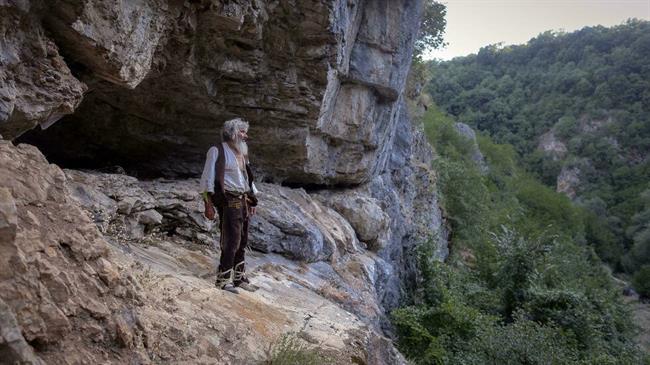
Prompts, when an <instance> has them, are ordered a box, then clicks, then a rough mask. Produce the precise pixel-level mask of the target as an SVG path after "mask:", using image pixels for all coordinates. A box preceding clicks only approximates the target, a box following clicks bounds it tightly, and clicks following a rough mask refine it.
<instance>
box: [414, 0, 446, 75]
mask: <svg viewBox="0 0 650 365" xmlns="http://www.w3.org/2000/svg"><path fill="white" fill-rule="evenodd" d="M423 8H424V9H423V11H422V21H421V23H420V30H419V33H418V38H417V39H416V40H415V47H414V49H413V60H414V61H415V62H416V63H419V62H421V61H422V55H423V54H424V53H425V52H426V51H428V50H432V49H436V48H438V47H440V46H442V45H443V44H444V38H443V35H444V33H445V27H446V26H447V20H446V19H445V16H446V15H447V7H446V6H445V5H444V4H442V3H440V2H438V1H435V0H424V7H423Z"/></svg>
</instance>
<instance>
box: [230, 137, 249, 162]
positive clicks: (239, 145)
mask: <svg viewBox="0 0 650 365" xmlns="http://www.w3.org/2000/svg"><path fill="white" fill-rule="evenodd" d="M232 146H233V147H235V149H236V150H237V151H238V152H239V153H241V154H242V155H243V156H244V157H248V144H247V143H246V141H244V140H242V139H241V138H240V137H239V136H237V137H235V140H234V141H232Z"/></svg>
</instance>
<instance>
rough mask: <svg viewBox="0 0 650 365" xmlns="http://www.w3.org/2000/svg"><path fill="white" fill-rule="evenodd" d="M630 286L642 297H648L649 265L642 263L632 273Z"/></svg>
mask: <svg viewBox="0 0 650 365" xmlns="http://www.w3.org/2000/svg"><path fill="white" fill-rule="evenodd" d="M632 286H633V287H634V290H636V292H637V293H639V295H640V296H641V297H642V298H650V265H643V266H642V267H641V269H639V271H637V272H636V273H635V274H634V277H633V278H632Z"/></svg>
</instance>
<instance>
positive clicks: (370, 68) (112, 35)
mask: <svg viewBox="0 0 650 365" xmlns="http://www.w3.org/2000/svg"><path fill="white" fill-rule="evenodd" d="M420 8H421V1H419V0H417V1H410V0H376V1H369V0H366V1H364V0H294V1H289V0H287V1H218V0H210V1H208V0H197V1H175V0H132V1H128V2H115V3H107V2H105V1H99V0H78V1H73V0H55V1H40V0H39V1H37V0H33V1H28V0H21V1H18V0H15V1H14V0H9V1H4V2H3V1H1V0H0V15H2V17H1V18H0V29H1V30H2V31H3V32H4V34H5V37H4V41H3V42H2V43H0V66H2V68H1V69H0V81H1V82H2V84H1V85H0V134H1V135H2V136H3V137H4V138H5V140H1V139H0V251H1V252H2V255H1V256H2V260H4V261H3V265H1V266H0V288H2V290H0V308H1V309H2V311H1V312H2V316H1V317H0V330H2V331H1V333H2V336H0V354H9V355H8V356H10V357H9V358H10V359H12V360H16V361H31V362H33V363H39V362H41V361H44V362H47V363H59V362H65V361H68V362H72V363H74V362H83V361H85V362H91V363H94V362H107V363H124V359H127V362H134V363H151V362H153V363H158V362H183V361H185V362H187V361H190V362H199V363H224V364H235V363H242V364H248V363H251V362H255V361H258V362H259V361H261V360H263V359H265V358H266V357H267V356H268V354H266V349H267V348H268V346H269V345H270V344H271V343H272V342H273V341H275V340H276V339H277V338H278V336H279V335H281V334H282V333H285V332H295V333H297V334H298V335H299V336H300V337H301V339H302V340H304V341H306V342H309V343H313V344H319V345H320V346H321V347H322V348H323V349H324V350H325V352H327V353H328V354H329V355H331V356H332V357H333V358H334V359H335V360H336V361H335V363H349V362H351V361H353V362H354V363H366V364H399V363H403V362H404V359H403V358H402V357H401V355H400V354H399V353H398V352H397V351H396V350H395V348H394V346H393V345H392V343H391V341H390V340H389V339H387V338H386V336H387V335H390V326H389V323H388V320H387V313H388V312H389V310H391V309H392V308H394V307H396V306H397V305H398V304H399V303H400V301H401V300H402V299H404V293H405V292H406V291H407V290H408V289H409V288H412V287H413V286H415V285H416V283H417V281H418V279H417V270H416V268H415V257H414V254H415V248H416V246H417V245H418V244H420V243H422V242H424V241H427V240H434V241H435V242H437V243H438V248H439V249H438V252H436V256H437V258H438V259H441V260H442V259H444V258H445V257H446V255H447V246H446V238H447V237H446V236H447V233H446V230H445V227H444V224H443V218H442V216H441V212H440V209H439V207H438V203H437V198H438V197H437V189H436V177H435V173H434V171H432V170H431V168H430V167H431V150H430V148H429V146H428V144H427V142H426V140H425V138H424V136H423V133H421V131H419V130H418V129H417V128H414V127H413V125H412V123H411V120H410V118H409V116H408V114H407V110H406V106H405V105H406V103H405V102H404V96H403V89H404V84H405V79H406V75H407V73H408V68H409V64H410V57H411V52H412V47H413V41H414V36H415V33H416V30H417V24H418V23H419V16H420V10H421V9H420ZM235 116H243V117H245V118H247V119H248V120H250V122H251V131H250V135H251V137H252V140H251V142H250V146H251V153H252V155H251V160H252V162H253V164H254V166H255V170H256V173H257V174H258V176H261V178H262V180H263V181H264V182H260V184H259V188H260V191H261V192H260V206H259V212H258V214H257V215H256V216H255V217H254V218H253V219H252V221H251V246H252V248H253V249H254V250H255V251H254V252H253V253H251V254H250V256H249V257H250V262H249V268H250V270H251V272H253V273H254V274H255V281H256V283H257V284H260V286H261V287H262V289H260V291H258V292H256V293H255V294H251V295H248V294H245V295H241V296H238V297H232V296H230V295H231V294H229V293H223V292H221V291H219V290H216V289H215V288H214V287H213V286H212V284H211V283H212V281H213V280H214V269H215V268H214V260H215V259H216V257H218V254H219V247H214V242H218V238H219V237H218V234H219V232H218V230H216V227H215V225H214V224H212V225H211V224H209V223H208V222H206V221H205V219H204V218H203V216H202V211H201V210H202V206H201V203H200V198H199V196H198V194H197V193H198V192H197V190H198V182H197V180H196V176H197V175H198V174H199V173H200V168H201V167H202V164H203V160H204V156H205V151H207V149H208V147H209V146H211V145H213V144H214V143H215V142H216V141H217V140H218V138H219V137H218V131H219V129H220V127H221V125H222V123H223V122H224V121H225V120H227V119H229V118H232V117H235ZM37 125H41V127H43V128H46V127H47V129H45V130H30V129H31V128H33V127H34V126H37ZM19 136H20V137H19ZM9 140H14V142H15V143H11V142H10V141H9ZM18 142H28V143H30V144H35V145H36V146H38V149H40V150H41V151H43V152H44V154H45V156H47V159H49V160H50V161H49V162H53V161H54V162H57V163H60V164H62V165H64V166H77V167H79V166H84V167H90V168H103V167H106V166H111V165H120V166H124V167H125V168H126V169H127V171H129V172H135V173H136V174H139V175H141V176H146V175H154V176H158V177H160V176H164V177H165V178H164V179H155V180H146V181H145V180H138V179H136V178H135V177H131V176H127V175H125V174H106V173H99V172H92V171H78V170H73V169H70V170H61V169H60V168H59V167H57V166H56V165H51V164H49V163H48V161H47V160H46V158H45V157H44V156H43V155H42V154H41V152H39V150H38V149H37V148H35V147H33V146H29V145H27V144H20V145H17V146H16V144H18ZM281 182H282V183H286V184H285V186H281V185H278V184H279V183H281ZM233 318H234V320H233ZM341 319H344V320H341ZM82 333H83V334H87V335H83V336H82V335H81V334H82ZM240 334H242V335H240ZM242 342H243V343H244V348H245V350H244V351H243V352H240V351H237V348H238V346H240V344H241V343H242ZM260 344H262V346H261V347H260V346H259V345H260ZM71 349H75V351H70V350H71Z"/></svg>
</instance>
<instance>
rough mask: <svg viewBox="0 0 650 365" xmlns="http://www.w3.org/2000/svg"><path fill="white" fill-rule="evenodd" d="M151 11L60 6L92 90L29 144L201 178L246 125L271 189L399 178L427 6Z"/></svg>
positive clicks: (56, 32) (65, 45)
mask: <svg viewBox="0 0 650 365" xmlns="http://www.w3.org/2000/svg"><path fill="white" fill-rule="evenodd" d="M140 2H141V3H142V4H139V5H138V4H132V5H129V6H127V5H125V4H122V5H120V6H117V5H115V6H107V5H105V4H103V3H102V2H99V1H93V0H87V1H83V2H72V1H63V0H60V1H56V2H53V3H52V4H51V7H52V9H53V10H52V11H50V12H48V13H47V14H46V15H45V16H44V24H45V26H46V28H47V29H48V31H49V32H50V34H51V36H52V38H53V39H54V40H55V42H56V43H57V45H58V46H59V47H60V48H61V50H62V53H63V54H64V55H65V56H66V61H68V62H74V63H75V67H74V69H75V72H76V73H77V77H78V78H79V79H81V80H82V81H84V82H85V83H86V84H87V85H88V87H89V90H88V92H87V93H86V94H85V97H84V101H83V103H82V104H81V106H80V107H79V108H78V109H77V111H76V112H75V113H74V115H71V116H68V117H65V118H64V119H63V120H62V121H61V122H59V123H57V124H56V125H54V126H53V127H51V128H50V129H48V130H47V131H44V132H31V133H30V134H29V135H28V136H26V137H25V138H26V139H25V140H26V141H29V142H32V143H35V144H37V145H39V147H41V149H43V150H45V152H46V154H48V155H49V156H51V158H54V159H55V161H56V160H57V159H58V160H60V161H67V162H71V163H73V164H74V163H77V164H83V162H84V160H85V161H91V160H95V161H96V160H97V159H98V157H101V159H102V161H105V162H106V164H107V165H108V164H119V165H123V166H126V167H130V168H132V169H134V170H137V171H140V172H143V173H149V174H153V175H168V176H173V175H188V176H192V175H196V174H198V173H200V169H201V167H202V162H203V161H202V160H203V158H204V154H205V151H207V149H208V148H209V146H211V145H212V144H214V143H215V142H216V141H217V140H218V139H219V138H220V137H219V130H220V127H221V125H222V123H223V122H224V121H225V120H227V119H229V118H232V117H235V116H242V117H244V118H246V119H248V120H249V121H250V123H251V130H250V133H249V134H250V136H251V145H253V146H254V147H252V148H251V154H252V155H251V159H252V161H253V163H254V165H255V166H256V171H258V173H259V174H260V175H261V177H263V178H265V179H266V180H268V181H274V182H287V183H297V184H319V185H355V184H359V183H363V182H367V181H370V180H371V178H372V176H374V175H376V174H377V173H378V171H381V170H382V169H383V168H384V167H385V165H386V161H387V159H388V152H387V150H388V148H389V146H391V142H392V138H393V136H394V134H395V126H396V119H397V115H398V113H399V111H400V107H399V105H400V103H399V100H400V98H401V97H402V96H401V95H402V90H403V87H404V83H405V79H406V74H407V72H408V68H409V65H410V56H411V52H412V46H413V41H414V37H415V34H416V30H417V23H418V18H419V12H420V8H421V2H420V1H409V0H377V1H362V0H356V1H348V0H345V1H343V0H339V1H327V0H312V1H310V0H299V1H270V2H268V1H252V2H251V1H229V2H225V1H223V2H221V1H219V2H215V1H211V2H208V1H200V2H192V3H190V2H181V1H164V0H159V1H144V0H143V1H140ZM140 2H138V1H136V2H135V3H140ZM0 133H2V132H0Z"/></svg>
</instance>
